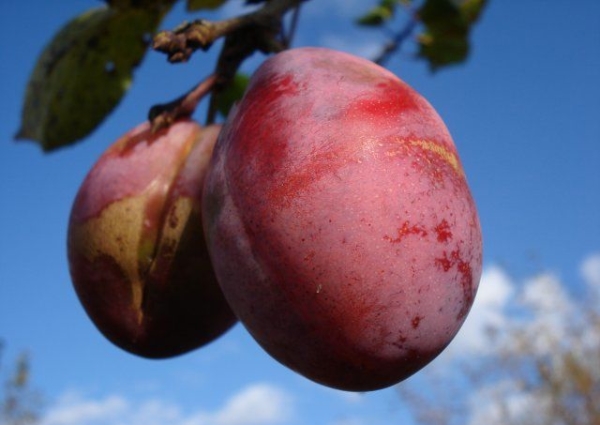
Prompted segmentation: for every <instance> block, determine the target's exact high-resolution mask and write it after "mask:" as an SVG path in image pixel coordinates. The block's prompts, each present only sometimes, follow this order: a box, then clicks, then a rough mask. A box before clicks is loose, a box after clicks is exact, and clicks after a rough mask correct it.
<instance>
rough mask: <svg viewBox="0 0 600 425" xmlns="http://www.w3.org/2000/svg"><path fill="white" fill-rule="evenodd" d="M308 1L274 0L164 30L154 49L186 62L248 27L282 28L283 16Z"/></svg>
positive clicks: (174, 60) (158, 37) (157, 37)
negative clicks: (220, 17) (243, 11)
mask: <svg viewBox="0 0 600 425" xmlns="http://www.w3.org/2000/svg"><path fill="white" fill-rule="evenodd" d="M302 1H305V0H270V1H268V2H267V3H265V5H264V6H263V7H262V8H260V9H258V10H256V11H254V12H251V13H248V14H245V15H241V16H236V17H233V18H230V19H225V20H222V21H216V22H211V21H207V20H204V19H200V20H196V21H193V22H191V23H184V24H182V25H180V26H179V27H177V28H175V29H174V30H173V31H161V32H159V33H158V34H157V35H156V36H155V37H154V42H153V46H152V47H153V48H154V49H155V50H157V51H159V52H163V53H165V54H166V55H167V57H168V60H169V61H170V62H185V61H187V60H189V58H190V57H191V55H192V54H193V53H194V52H195V51H196V50H198V49H202V50H207V49H209V48H210V46H211V45H212V43H214V42H215V41H216V40H217V39H219V38H221V37H224V36H227V35H230V34H232V33H234V32H237V31H240V30H242V29H246V28H248V27H261V28H273V27H277V28H279V27H280V26H281V19H282V16H283V15H284V14H285V13H286V12H287V11H288V10H290V9H292V8H294V7H296V6H298V5H299V4H300V3H301V2H302Z"/></svg>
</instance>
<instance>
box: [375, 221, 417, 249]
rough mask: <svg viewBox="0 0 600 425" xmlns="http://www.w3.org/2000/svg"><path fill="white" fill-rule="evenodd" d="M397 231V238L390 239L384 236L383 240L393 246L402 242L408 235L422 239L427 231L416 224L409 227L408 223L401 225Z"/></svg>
mask: <svg viewBox="0 0 600 425" xmlns="http://www.w3.org/2000/svg"><path fill="white" fill-rule="evenodd" d="M397 231H398V237H396V238H392V237H391V236H388V235H385V236H384V237H383V239H385V240H386V241H388V242H390V243H394V244H395V243H400V242H402V239H404V237H406V236H408V235H421V236H423V237H425V236H427V230H425V228H424V227H423V226H419V225H417V224H413V225H412V226H410V225H409V222H408V221H405V222H404V223H402V227H399V228H398V229H397Z"/></svg>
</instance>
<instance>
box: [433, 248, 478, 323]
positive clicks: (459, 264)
mask: <svg viewBox="0 0 600 425" xmlns="http://www.w3.org/2000/svg"><path fill="white" fill-rule="evenodd" d="M435 264H436V265H437V266H438V267H441V268H442V270H443V271H445V272H448V271H449V270H450V269H451V268H452V267H454V266H456V268H457V270H458V272H459V273H460V275H461V277H460V282H459V283H460V285H461V287H462V292H463V303H462V307H461V309H460V311H459V312H458V314H457V316H456V320H462V319H464V318H465V317H466V315H467V313H468V312H469V308H470V306H471V304H472V303H473V295H474V294H473V270H472V268H471V265H470V264H469V263H468V262H467V261H464V260H463V259H462V258H461V255H460V251H459V250H454V251H451V252H450V255H449V256H448V253H447V252H446V251H444V257H442V258H436V259H435Z"/></svg>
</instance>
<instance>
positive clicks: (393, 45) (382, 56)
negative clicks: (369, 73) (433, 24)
mask: <svg viewBox="0 0 600 425" xmlns="http://www.w3.org/2000/svg"><path fill="white" fill-rule="evenodd" d="M418 23H419V19H418V17H417V16H416V14H414V13H413V14H412V15H411V18H410V19H409V20H408V22H406V24H405V25H404V27H403V28H402V29H401V30H400V31H398V32H397V33H396V34H394V36H393V37H392V39H391V40H390V41H389V42H388V43H386V45H385V46H384V47H383V49H382V51H381V52H380V53H379V55H377V57H376V58H375V59H373V62H375V63H376V64H378V65H381V66H384V65H385V63H386V62H387V61H388V60H389V59H390V57H391V56H392V55H393V54H394V53H396V52H397V51H398V50H400V48H401V47H402V44H403V43H404V42H405V41H406V39H408V38H409V37H410V36H411V35H412V34H413V32H414V31H415V29H416V27H417V24H418Z"/></svg>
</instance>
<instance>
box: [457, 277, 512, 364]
mask: <svg viewBox="0 0 600 425" xmlns="http://www.w3.org/2000/svg"><path fill="white" fill-rule="evenodd" d="M514 293H515V285H514V283H513V282H512V281H511V279H510V277H509V276H508V275H507V274H506V273H505V272H504V270H502V269H501V268H500V267H498V266H491V267H488V268H486V269H485V270H484V271H483V274H482V276H481V282H480V283H479V290H478V291H477V296H476V297H475V301H474V303H473V307H472V308H471V312H470V313H469V315H468V316H467V319H466V320H465V323H464V324H463V326H462V328H461V330H460V331H459V333H458V335H457V336H456V338H455V339H454V341H452V343H451V344H450V346H449V347H448V352H449V354H450V355H451V356H453V357H454V356H459V355H460V356H470V355H473V354H486V353H488V352H489V350H491V349H493V348H492V347H491V344H490V338H489V333H490V331H491V330H492V329H500V328H503V327H504V326H506V324H507V322H508V317H507V314H506V311H505V310H506V307H507V306H508V304H509V303H510V301H511V300H512V298H513V296H514Z"/></svg>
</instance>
